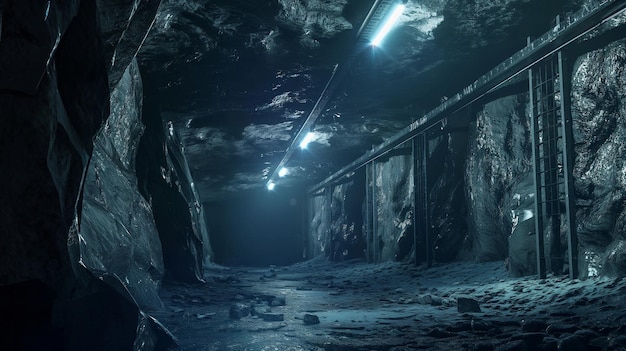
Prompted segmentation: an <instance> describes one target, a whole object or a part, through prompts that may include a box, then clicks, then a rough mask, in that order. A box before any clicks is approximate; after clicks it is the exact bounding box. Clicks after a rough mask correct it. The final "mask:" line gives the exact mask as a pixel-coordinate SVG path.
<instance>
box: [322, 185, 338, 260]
mask: <svg viewBox="0 0 626 351" xmlns="http://www.w3.org/2000/svg"><path fill="white" fill-rule="evenodd" d="M324 197H325V202H326V206H325V207H326V216H327V218H328V228H326V249H327V251H326V255H327V256H328V258H330V259H331V260H332V258H333V253H334V250H335V248H334V245H333V230H332V228H333V209H332V205H333V187H332V185H327V186H326V188H325V189H324Z"/></svg>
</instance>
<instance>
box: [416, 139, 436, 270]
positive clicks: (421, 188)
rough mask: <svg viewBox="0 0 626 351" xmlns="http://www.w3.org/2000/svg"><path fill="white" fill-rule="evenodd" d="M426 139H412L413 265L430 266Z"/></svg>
mask: <svg viewBox="0 0 626 351" xmlns="http://www.w3.org/2000/svg"><path fill="white" fill-rule="evenodd" d="M427 161H428V138H426V133H425V132H424V133H420V134H418V135H417V136H416V137H415V138H413V186H414V206H413V208H414V209H415V213H414V216H413V230H414V234H415V239H414V240H415V264H419V263H420V262H426V265H427V266H428V267H430V266H431V265H432V255H431V247H430V223H429V220H428V177H427V163H428V162H427Z"/></svg>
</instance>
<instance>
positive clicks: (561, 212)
mask: <svg viewBox="0 0 626 351" xmlns="http://www.w3.org/2000/svg"><path fill="white" fill-rule="evenodd" d="M557 21H558V19H557ZM557 23H558V22H557ZM569 80H570V78H569V77H568V74H567V71H566V69H565V68H564V60H563V55H562V53H561V52H559V53H557V54H555V55H552V56H549V57H546V58H545V59H544V60H543V61H542V62H540V63H539V64H537V65H536V66H535V67H533V68H532V70H531V71H530V73H529V86H530V100H531V112H532V116H531V118H532V123H531V126H532V130H531V134H532V137H533V168H534V172H535V191H536V193H535V226H536V228H535V230H536V234H537V254H538V256H537V259H538V262H537V268H538V269H537V270H538V273H539V276H540V277H542V278H543V277H545V274H546V273H545V269H546V267H545V266H546V265H547V263H548V262H549V264H550V265H549V267H548V268H549V269H550V270H551V271H552V272H553V273H554V274H562V273H563V268H564V263H565V257H564V254H565V248H564V247H563V245H562V243H561V241H562V240H561V238H562V235H561V234H562V233H563V234H564V237H565V240H564V241H566V242H567V252H568V271H569V275H570V276H571V277H576V276H577V275H578V262H577V257H578V242H577V237H576V222H575V216H574V214H575V198H574V187H573V178H572V167H573V161H574V139H573V132H572V117H571V111H570V108H571V106H570V105H571V101H570V91H569V85H570V81H569ZM546 225H547V228H549V231H548V233H549V235H550V240H549V243H550V253H549V258H550V259H549V261H546V260H545V253H544V246H543V244H544V242H543V240H544V237H545V235H546V234H545V232H544V230H545V229H546Z"/></svg>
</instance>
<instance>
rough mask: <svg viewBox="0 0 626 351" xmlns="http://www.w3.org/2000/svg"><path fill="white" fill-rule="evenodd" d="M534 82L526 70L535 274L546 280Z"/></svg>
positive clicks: (530, 73)
mask: <svg viewBox="0 0 626 351" xmlns="http://www.w3.org/2000/svg"><path fill="white" fill-rule="evenodd" d="M534 82H535V80H534V75H533V71H532V70H528V85H529V94H530V111H531V116H530V118H531V121H530V135H531V138H532V148H533V150H532V151H533V156H532V157H533V172H534V174H535V177H534V183H535V245H536V247H535V249H536V252H537V274H538V275H539V278H540V279H545V278H546V257H545V251H544V237H543V213H542V212H543V207H542V206H541V199H542V197H543V194H542V191H541V184H542V179H541V173H540V165H539V164H538V162H537V160H538V159H539V133H538V132H537V131H538V129H539V121H538V118H537V116H536V114H535V113H534V111H535V106H534V104H535V91H534V86H535V83H534Z"/></svg>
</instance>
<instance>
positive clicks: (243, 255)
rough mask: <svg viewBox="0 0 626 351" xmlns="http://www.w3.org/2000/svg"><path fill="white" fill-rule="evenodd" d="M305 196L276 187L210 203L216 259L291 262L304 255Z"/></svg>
mask: <svg viewBox="0 0 626 351" xmlns="http://www.w3.org/2000/svg"><path fill="white" fill-rule="evenodd" d="M302 199H303V196H302V195H300V194H298V193H295V192H292V191H289V190H288V189H287V190H286V189H280V188H278V187H277V188H276V190H274V191H266V190H265V189H263V190H260V191H256V192H251V193H249V194H248V195H247V196H245V197H238V198H237V199H232V200H228V201H223V202H219V203H214V204H207V211H206V212H207V223H208V226H209V231H210V235H211V246H212V248H213V251H214V255H215V262H216V263H218V264H223V265H229V266H239V265H243V266H267V265H289V264H292V263H295V262H298V261H299V260H301V259H302V254H303V247H302V235H303V234H302V228H303V207H302V204H303V200H302Z"/></svg>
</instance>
